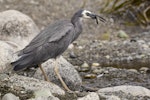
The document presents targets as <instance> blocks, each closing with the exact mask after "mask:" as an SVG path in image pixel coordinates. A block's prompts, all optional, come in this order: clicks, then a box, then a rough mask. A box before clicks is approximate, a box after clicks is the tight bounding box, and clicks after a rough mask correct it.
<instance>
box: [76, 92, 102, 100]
mask: <svg viewBox="0 0 150 100" xmlns="http://www.w3.org/2000/svg"><path fill="white" fill-rule="evenodd" d="M77 100H100V99H99V96H98V94H97V93H94V92H91V93H89V94H88V95H86V96H85V97H82V98H78V99H77Z"/></svg>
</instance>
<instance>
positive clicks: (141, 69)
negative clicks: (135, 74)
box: [139, 67, 149, 73]
mask: <svg viewBox="0 0 150 100" xmlns="http://www.w3.org/2000/svg"><path fill="white" fill-rule="evenodd" d="M139 70H140V72H141V73H147V71H148V70H149V68H147V67H142V68H140V69H139Z"/></svg>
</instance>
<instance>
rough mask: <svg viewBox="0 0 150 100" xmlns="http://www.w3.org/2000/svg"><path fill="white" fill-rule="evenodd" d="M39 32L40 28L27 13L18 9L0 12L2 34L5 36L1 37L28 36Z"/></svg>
mask: <svg viewBox="0 0 150 100" xmlns="http://www.w3.org/2000/svg"><path fill="white" fill-rule="evenodd" d="M37 32H39V29H38V28H37V26H36V25H35V23H34V22H33V20H32V19H31V18H30V17H28V16H27V15H25V14H23V13H21V12H19V11H16V10H7V11H4V12H0V35H1V36H3V37H0V39H3V38H5V37H7V38H10V37H16V38H22V37H28V36H29V35H32V34H36V33H37ZM16 38H15V39H16Z"/></svg>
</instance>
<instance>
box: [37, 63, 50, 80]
mask: <svg viewBox="0 0 150 100" xmlns="http://www.w3.org/2000/svg"><path fill="white" fill-rule="evenodd" d="M38 66H39V67H40V69H41V71H42V74H43V75H44V79H45V80H46V81H48V82H50V80H49V78H48V76H47V75H46V73H45V71H44V70H43V68H42V66H41V64H39V65H38Z"/></svg>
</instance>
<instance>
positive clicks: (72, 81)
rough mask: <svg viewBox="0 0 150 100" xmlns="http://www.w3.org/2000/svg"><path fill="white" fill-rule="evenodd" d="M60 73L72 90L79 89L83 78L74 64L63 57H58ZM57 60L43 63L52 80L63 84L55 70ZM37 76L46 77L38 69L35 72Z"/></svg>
mask: <svg viewBox="0 0 150 100" xmlns="http://www.w3.org/2000/svg"><path fill="white" fill-rule="evenodd" d="M57 62H58V68H59V73H60V75H61V76H62V78H63V80H64V81H65V83H66V84H67V85H68V87H69V88H70V89H72V90H79V89H80V86H81V84H82V79H81V77H80V76H79V74H78V72H77V71H76V70H75V68H74V66H73V65H71V64H70V63H68V62H67V61H66V60H65V59H64V58H63V57H60V58H58V59H57ZM54 66H55V60H51V59H50V60H48V61H47V62H45V63H43V64H42V67H43V69H44V70H45V72H46V73H47V75H48V77H49V79H50V81H52V82H54V83H56V84H57V85H59V86H61V84H60V80H59V79H58V77H57V76H56V74H55V72H54ZM34 77H35V78H38V79H44V77H43V75H42V72H41V70H40V69H38V70H37V71H36V72H35V74H34Z"/></svg>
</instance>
